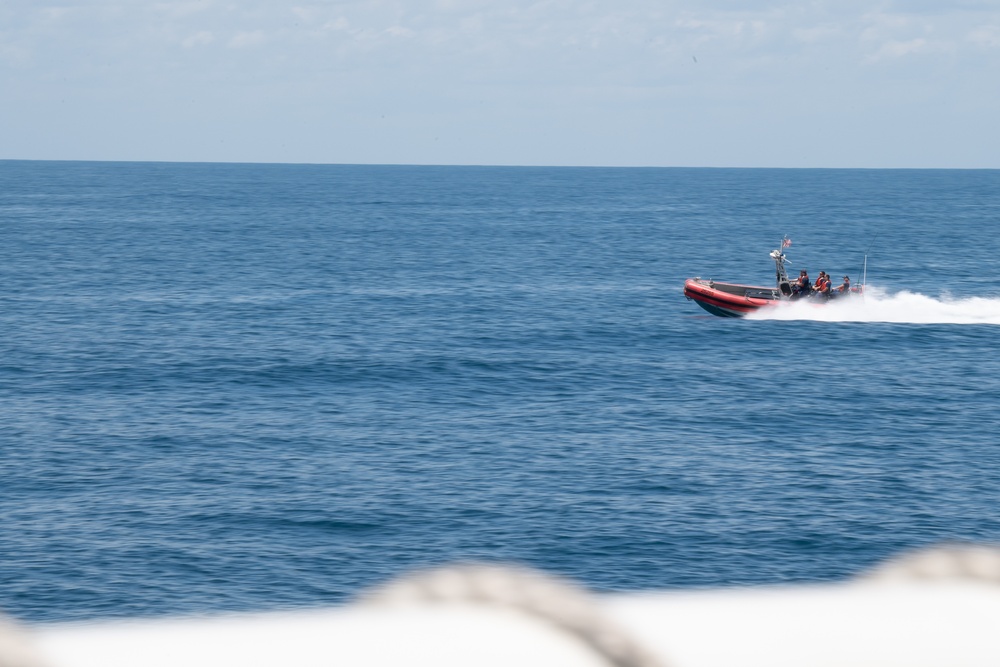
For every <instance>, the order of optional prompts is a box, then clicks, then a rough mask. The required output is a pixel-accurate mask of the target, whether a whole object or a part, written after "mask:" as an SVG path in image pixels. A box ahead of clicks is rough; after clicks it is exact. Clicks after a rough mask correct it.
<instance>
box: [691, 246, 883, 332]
mask: <svg viewBox="0 0 1000 667" xmlns="http://www.w3.org/2000/svg"><path fill="white" fill-rule="evenodd" d="M791 244H792V242H791V240H790V239H788V238H787V237H786V238H785V239H784V240H783V241H782V242H781V248H780V249H778V250H772V251H771V254H770V257H771V259H772V260H774V269H775V281H776V285H775V286H774V287H762V286H758V285H741V284H737V283H724V282H719V281H717V280H711V279H705V278H700V277H696V278H688V279H687V280H686V281H685V282H684V296H686V297H687V298H688V299H689V300H691V301H694V302H695V303H697V304H698V305H699V306H701V307H702V308H704V309H705V310H707V311H708V312H710V313H711V314H713V315H718V316H719V317H745V316H746V315H747V314H749V313H752V312H755V311H757V310H760V309H761V308H773V307H775V306H780V305H782V304H787V303H790V302H792V301H796V300H798V299H809V300H810V301H812V302H814V303H816V304H823V303H826V302H828V301H830V300H832V299H842V298H844V297H845V296H853V295H860V294H862V293H863V292H864V287H863V285H862V286H860V287H852V288H850V289H848V290H843V291H839V290H837V289H833V290H830V291H829V293H828V294H825V295H824V294H820V293H818V292H816V293H813V292H809V293H803V292H800V291H798V290H797V286H796V284H795V282H793V281H791V280H789V279H788V273H787V272H786V270H785V263H786V262H787V261H788V258H787V257H785V253H784V252H783V249H784V248H787V247H789V246H790V245H791ZM865 270H866V273H867V258H866V263H865Z"/></svg>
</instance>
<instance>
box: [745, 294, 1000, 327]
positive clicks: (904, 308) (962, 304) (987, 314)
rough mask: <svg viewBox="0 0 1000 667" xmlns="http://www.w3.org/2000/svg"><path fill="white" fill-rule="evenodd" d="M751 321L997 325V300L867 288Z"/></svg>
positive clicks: (999, 308)
mask: <svg viewBox="0 0 1000 667" xmlns="http://www.w3.org/2000/svg"><path fill="white" fill-rule="evenodd" d="M747 318H748V319H753V320H815V321H818V322H898V323H905V324H1000V297H994V298H983V297H971V298H952V297H950V296H948V295H942V296H940V297H938V298H934V297H930V296H926V295H924V294H919V293H914V292H906V291H903V292H896V293H894V294H889V293H887V292H886V291H885V290H881V289H879V288H877V287H873V286H871V285H869V286H868V291H867V293H866V294H865V295H864V297H863V298H851V299H845V300H843V301H830V302H828V303H826V304H817V303H813V302H809V301H797V302H794V303H787V304H781V305H780V306H778V307H775V308H761V309H760V310H758V311H757V312H755V313H751V314H750V315H748V316H747Z"/></svg>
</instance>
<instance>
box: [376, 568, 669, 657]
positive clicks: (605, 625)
mask: <svg viewBox="0 0 1000 667" xmlns="http://www.w3.org/2000/svg"><path fill="white" fill-rule="evenodd" d="M364 603H366V604H368V605H379V606H387V605H391V606H400V605H413V604H416V605H426V604H447V603H452V604H456V603H472V604H479V605H484V606H487V607H499V608H504V609H513V610H516V611H518V612H521V613H523V614H525V615H527V616H529V617H531V618H534V619H537V620H539V621H542V622H544V623H546V624H548V625H550V626H552V627H554V628H557V629H558V630H560V631H562V632H564V633H567V634H569V635H571V636H573V637H575V638H576V639H578V640H579V641H580V642H582V643H583V644H585V645H586V646H588V647H589V648H590V649H591V650H592V651H593V652H594V653H596V654H597V655H598V656H599V657H601V658H602V659H603V660H604V661H605V662H606V663H607V664H608V665H611V666H613V667H665V666H664V664H663V663H662V662H661V661H660V660H659V659H658V658H656V657H654V656H653V655H652V654H650V653H648V652H647V651H646V650H645V649H643V648H642V647H641V646H640V645H639V644H638V643H636V642H635V641H634V640H633V639H632V638H631V637H630V636H629V635H628V634H627V633H626V632H624V631H623V630H622V629H621V628H620V627H618V626H617V625H616V624H614V623H612V622H611V621H609V620H608V619H607V618H606V617H605V616H604V615H603V614H602V613H601V610H600V608H599V607H598V604H597V602H596V600H594V598H592V597H591V596H590V595H589V594H588V593H586V592H585V591H584V590H583V589H581V588H579V587H577V586H574V585H573V584H571V583H569V582H567V581H565V580H562V579H557V578H555V577H552V576H550V575H546V574H542V573H540V572H536V571H534V570H528V569H525V568H520V567H510V566H505V567H501V566H491V565H474V564H469V565H455V566H452V567H447V568H443V569H439V570H431V571H428V572H421V573H417V574H412V575H408V576H404V577H402V578H400V579H398V580H396V581H393V582H391V583H389V584H388V585H386V586H384V587H382V588H380V589H377V590H376V591H374V592H373V593H372V594H370V595H368V596H367V597H366V598H365V599H364Z"/></svg>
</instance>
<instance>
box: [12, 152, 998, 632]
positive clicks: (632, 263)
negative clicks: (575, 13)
mask: <svg viewBox="0 0 1000 667" xmlns="http://www.w3.org/2000/svg"><path fill="white" fill-rule="evenodd" d="M998 223H1000V171H861V170H858V171H838V170H728V169H720V170H707V169H570V168H558V169H546V168H473V167H388V166H386V167H377V166H371V167H364V166H291V165H274V166H266V165H211V164H121V163H57V162H10V161H8V162H0V254H2V261H0V277H2V290H0V327H2V328H0V331H2V334H3V335H2V337H0V405H2V416H3V419H2V421H0V457H2V458H0V510H2V517H3V520H2V522H0V608H3V609H5V610H7V611H8V612H9V613H12V614H14V615H15V616H17V617H20V618H22V619H25V620H29V621H53V620H70V619H83V618H100V617H121V616H153V615H162V614H178V613H190V612H196V611H221V610H265V609H276V608H286V607H302V606H321V605H331V604H337V603H341V602H344V601H346V600H349V599H350V598H351V597H352V596H354V595H356V594H358V593H359V592H361V591H362V590H364V589H365V588H366V587H368V586H371V585H373V584H375V583H378V582H381V581H384V580H385V579H387V578H391V577H392V576H394V575H397V574H399V573H402V572H404V571H407V570H409V569H410V568H413V567H417V566H424V565H430V564H438V563H445V562H453V561H456V560H468V559H475V560H489V561H497V560H499V561H515V562H521V563H526V564H528V565H531V566H534V567H538V568H541V569H544V570H547V571H551V572H555V573H560V574H563V575H567V576H569V577H572V578H574V579H576V580H577V581H579V582H581V583H583V584H585V585H587V586H590V587H592V588H595V589H598V590H636V589H662V588H675V587H699V586H712V587H717V586H730V585H745V584H761V583H764V584H767V583H781V582H804V581H824V580H835V579H840V578H844V577H848V576H851V575H853V574H855V573H858V572H859V571H862V570H864V569H865V568H867V567H870V566H872V565H873V564H874V563H877V562H879V561H880V560H882V559H884V558H886V557H888V556H891V555H892V554H895V553H898V552H899V551H900V550H904V549H910V548H914V547H918V546H922V545H927V544H932V543H937V542H941V541H955V540H971V541H977V542H988V541H998V540H1000V509H998V508H1000V443H998V440H1000V438H998V437H997V435H996V433H997V431H998V429H997V414H998V410H1000V354H998V351H1000V342H998V341H1000V274H998V272H997V271H996V267H997V261H996V258H997V257H998V256H1000V234H997V233H996V232H997V229H998V228H1000V225H998ZM784 234H788V235H789V236H790V237H791V238H792V239H793V246H792V248H790V249H789V251H788V255H789V257H790V258H791V259H792V262H793V264H792V267H791V268H792V269H793V270H796V269H798V268H799V267H805V268H808V269H809V270H810V272H811V274H813V275H815V274H816V273H818V271H819V270H821V269H823V270H827V271H828V272H830V273H831V274H832V275H834V277H836V278H839V276H840V275H842V274H844V273H850V274H851V276H852V278H854V279H855V282H857V281H858V279H859V278H860V271H861V269H862V266H863V256H864V252H865V250H866V248H868V247H869V245H871V253H870V256H869V265H868V277H869V283H870V284H871V285H872V286H873V290H872V296H871V300H870V301H869V303H868V304H867V306H866V308H867V310H865V311H863V312H860V313H859V312H854V313H851V314H848V315H843V316H841V315H837V316H836V317H834V318H833V319H839V320H840V321H822V318H823V317H827V319H830V318H829V317H828V316H823V315H821V314H820V313H818V312H817V313H816V314H815V316H813V315H811V314H810V312H808V311H806V312H803V313H799V314H798V315H796V317H795V319H792V320H790V321H783V320H773V319H772V320H759V321H752V320H728V319H722V318H715V317H712V316H710V315H708V314H706V313H704V312H703V311H702V310H701V309H700V308H698V307H697V305H696V304H694V303H692V302H689V301H686V300H685V299H684V298H683V295H682V289H681V288H682V283H683V280H684V279H685V278H687V277H690V276H692V275H700V276H702V277H715V278H718V279H727V280H733V281H739V282H754V283H758V284H769V283H770V282H771V280H772V264H771V263H770V260H769V259H768V257H767V253H768V252H769V251H770V250H771V249H772V248H774V247H776V244H777V243H778V242H779V241H780V239H781V237H782V236H783V235H784ZM873 241H874V243H873ZM813 310H814V311H815V310H816V309H813ZM829 312H833V311H829ZM886 314H891V316H888V315H886ZM887 320H888V321H887Z"/></svg>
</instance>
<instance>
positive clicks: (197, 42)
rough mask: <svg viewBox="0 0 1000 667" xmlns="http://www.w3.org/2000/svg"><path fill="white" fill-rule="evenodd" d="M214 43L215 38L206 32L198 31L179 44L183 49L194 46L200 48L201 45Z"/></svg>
mask: <svg viewBox="0 0 1000 667" xmlns="http://www.w3.org/2000/svg"><path fill="white" fill-rule="evenodd" d="M214 41H215V37H214V36H213V35H212V33H211V32H209V31H208V30H200V31H198V32H196V33H195V34H193V35H191V36H190V37H187V38H186V39H184V40H183V41H182V42H181V45H182V46H184V47H185V48H189V49H190V48H192V47H195V46H201V45H203V44H211V43H212V42H214Z"/></svg>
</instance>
